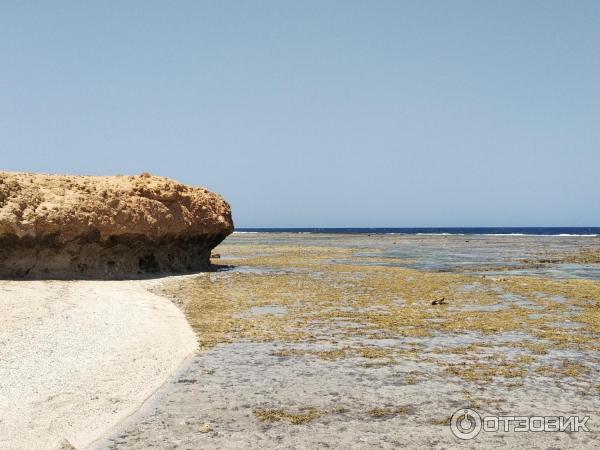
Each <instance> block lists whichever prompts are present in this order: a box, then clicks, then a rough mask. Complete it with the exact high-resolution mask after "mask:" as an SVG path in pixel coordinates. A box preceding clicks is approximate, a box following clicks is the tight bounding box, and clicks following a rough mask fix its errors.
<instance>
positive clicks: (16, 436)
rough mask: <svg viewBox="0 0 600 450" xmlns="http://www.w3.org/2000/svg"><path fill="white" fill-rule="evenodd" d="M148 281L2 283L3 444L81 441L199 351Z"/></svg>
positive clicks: (171, 307) (89, 440) (184, 324)
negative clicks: (150, 288) (150, 287)
mask: <svg viewBox="0 0 600 450" xmlns="http://www.w3.org/2000/svg"><path fill="white" fill-rule="evenodd" d="M146 283H147V282H143V281H119V282H112V281H71V282H69V281H33V282H17V281H0V380H1V384H0V448H2V449H21V448H22V449H33V448H35V449H46V448H48V449H51V448H56V446H57V445H58V443H59V442H60V441H62V440H63V439H67V440H68V441H69V442H71V443H72V444H73V445H75V446H76V447H77V448H84V447H86V446H88V445H89V444H90V443H92V442H93V441H94V440H95V439H97V438H99V437H101V436H102V435H103V434H104V433H106V432H107V430H109V429H110V428H111V427H112V426H114V425H115V424H116V423H117V422H119V421H120V420H122V419H123V418H125V417H127V416H128V415H129V414H131V413H133V412H134V411H136V410H137V409H138V408H139V406H140V405H141V404H142V403H143V402H144V401H145V400H146V399H147V398H148V396H150V395H151V394H152V393H153V392H154V391H156V389H157V388H159V387H160V386H161V384H163V382H164V381H165V379H167V378H169V376H171V375H172V374H173V373H174V372H175V371H176V370H177V368H178V367H179V365H180V364H181V363H182V361H183V360H185V358H186V357H187V356H188V355H190V354H191V353H192V352H193V351H194V350H195V348H196V337H195V335H194V333H193V331H192V330H191V328H190V327H189V325H188V324H187V322H186V320H185V317H184V316H183V314H182V313H181V311H180V310H179V309H178V308H177V307H176V306H174V305H173V304H172V303H171V302H170V301H169V300H166V299H164V298H161V297H159V296H156V295H154V294H152V293H150V292H149V291H147V290H146V289H145V285H146Z"/></svg>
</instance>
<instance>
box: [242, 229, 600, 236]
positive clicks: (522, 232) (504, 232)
mask: <svg viewBox="0 0 600 450" xmlns="http://www.w3.org/2000/svg"><path fill="white" fill-rule="evenodd" d="M235 231H236V232H238V233H332V234H413V235H484V236H590V237H595V236H600V227H509V228H503V227H498V228H492V227H475V228H236V229H235Z"/></svg>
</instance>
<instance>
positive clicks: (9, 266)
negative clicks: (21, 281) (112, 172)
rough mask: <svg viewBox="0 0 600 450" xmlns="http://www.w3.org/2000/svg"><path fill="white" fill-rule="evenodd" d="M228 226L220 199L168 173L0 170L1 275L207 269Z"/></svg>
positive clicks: (109, 274) (133, 273)
mask: <svg viewBox="0 0 600 450" xmlns="http://www.w3.org/2000/svg"><path fill="white" fill-rule="evenodd" d="M232 231H233V221H232V219H231V210H230V207H229V205H228V204H227V202H225V201H224V200H223V199H222V198H221V196H219V195H218V194H214V193H212V192H209V191H208V190H206V189H203V188H198V187H190V186H186V185H183V184H180V183H177V182H175V181H173V180H170V179H168V178H163V177H157V176H152V175H150V174H147V173H144V174H142V175H140V176H114V177H95V176H90V177H87V176H63V175H39V174H29V173H7V172H0V277H10V278H131V277H140V276H144V275H146V274H155V273H173V272H176V273H184V272H190V271H197V270H205V269H207V268H208V267H209V265H210V262H209V259H210V251H211V249H213V248H214V247H215V246H216V245H218V244H219V243H220V242H221V241H222V240H223V239H225V237H227V235H229V234H230V233H231V232H232Z"/></svg>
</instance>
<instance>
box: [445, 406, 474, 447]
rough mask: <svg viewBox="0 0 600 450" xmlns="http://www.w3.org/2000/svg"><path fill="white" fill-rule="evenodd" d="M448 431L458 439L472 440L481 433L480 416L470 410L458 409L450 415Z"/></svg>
mask: <svg viewBox="0 0 600 450" xmlns="http://www.w3.org/2000/svg"><path fill="white" fill-rule="evenodd" d="M450 429H451V430H452V433H453V434H454V436H456V437H457V438H459V439H465V440H466V439H473V438H474V437H475V436H477V435H478V434H479V432H480V431H481V416H480V415H479V414H478V413H477V412H476V411H473V410H472V409H459V410H458V411H456V412H455V413H454V414H452V419H451V420H450Z"/></svg>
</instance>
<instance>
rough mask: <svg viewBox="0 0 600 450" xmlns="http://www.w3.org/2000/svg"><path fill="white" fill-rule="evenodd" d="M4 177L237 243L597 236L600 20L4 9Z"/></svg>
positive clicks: (412, 10)
mask: <svg viewBox="0 0 600 450" xmlns="http://www.w3.org/2000/svg"><path fill="white" fill-rule="evenodd" d="M0 57H1V60H0V61H1V62H0V169H2V170H11V171H32V172H58V173H77V174H107V175H109V174H119V173H122V174H129V173H132V174H137V173H141V172H143V171H149V172H152V173H154V174H160V175H165V176H169V177H172V178H175V179H178V180H180V181H183V182H186V183H192V184H198V185H204V186H207V187H208V188H210V189H213V190H216V191H218V192H219V193H221V194H222V195H223V196H224V197H225V198H226V199H227V200H228V201H229V202H230V203H231V204H232V207H233V212H234V219H235V222H236V225H237V226H240V227H252V226H266V227H269V226H299V227H302V226H307V227H310V226H399V227H401V226H552V225H556V226H560V225H564V226H577V225H580V226H594V225H595V226H598V225H600V1H580V0H578V1H566V0H565V1H560V2H557V1H524V0H519V1H506V0H498V1H485V0H477V1H422V0H419V1H401V0H396V1H372V0H364V1H347V0H346V1H327V0H318V1H308V0H302V1H292V0H287V1H283V0H278V1H266V0H254V1H221V0H219V1H217V0H215V1H210V2H209V1H181V0H178V1H167V0H164V1H148V0H143V1H142V0H140V1H133V0H128V1H95V2H91V1H85V2H82V1H69V2H66V1H58V0H54V1H42V0H40V1H37V2H36V1H27V2H24V1H20V0H19V1H17V0H14V1H9V0H2V1H0Z"/></svg>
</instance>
